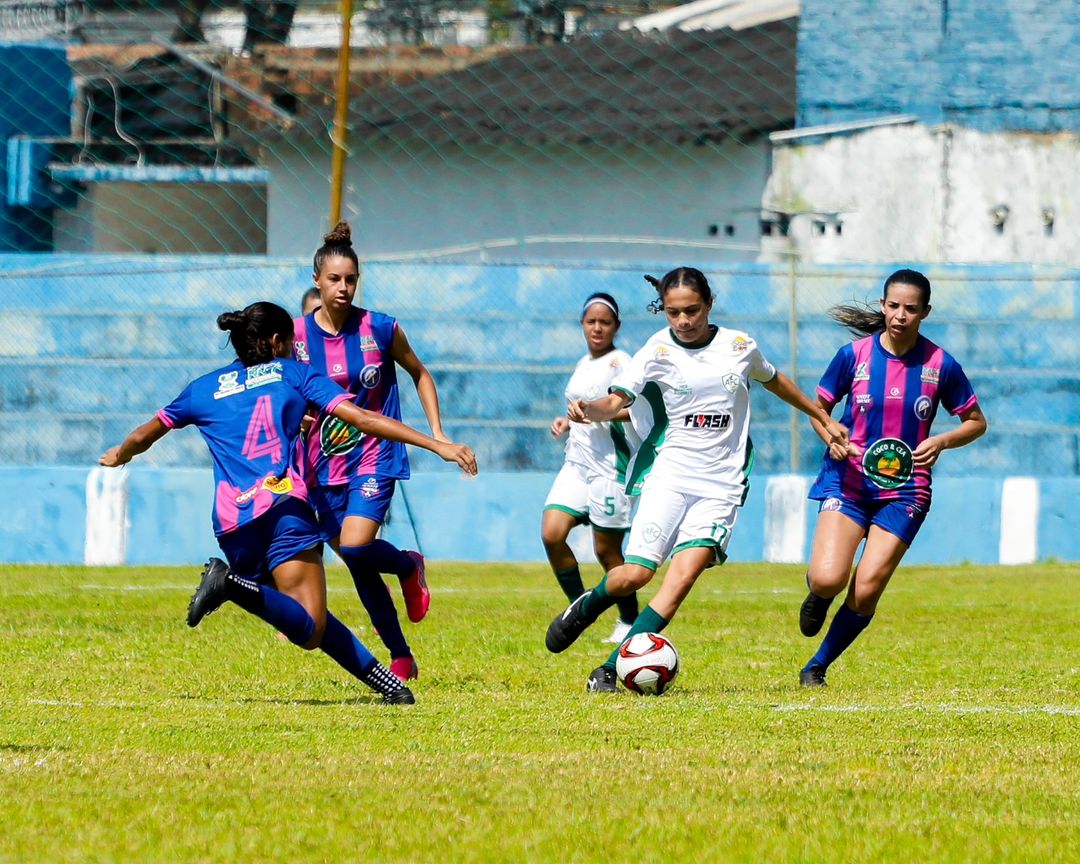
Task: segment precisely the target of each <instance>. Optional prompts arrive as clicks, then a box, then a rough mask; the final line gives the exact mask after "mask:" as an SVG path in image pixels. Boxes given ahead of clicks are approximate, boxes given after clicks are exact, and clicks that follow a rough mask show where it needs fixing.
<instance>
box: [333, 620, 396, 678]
mask: <svg viewBox="0 0 1080 864" xmlns="http://www.w3.org/2000/svg"><path fill="white" fill-rule="evenodd" d="M319 647H320V648H321V649H322V650H323V653H325V654H327V655H328V656H329V657H330V659H332V660H333V661H334V662H335V663H337V664H338V666H340V667H341V668H342V669H344V670H345V671H346V672H348V673H349V674H350V675H352V676H353V677H355V678H358V679H359V680H361V681H363V682H364V683H365V684H367V686H368V687H370V688H371V689H372V690H374V691H375V692H376V693H382V694H384V695H385V694H387V693H396V692H397V691H398V690H400V689H401V688H402V687H403V686H404V685H403V684H402V683H401V681H399V680H398V678H397V676H396V675H391V674H390V670H389V669H387V668H386V667H385V666H383V665H382V663H380V662H379V661H378V660H376V659H375V656H374V655H373V654H372V653H371V652H370V651H368V649H367V648H365V647H364V643H363V642H361V641H360V640H359V639H357V638H356V637H355V636H354V635H353V634H352V631H351V630H349V628H348V627H346V626H345V625H344V624H342V623H341V622H340V621H338V619H337V618H335V617H334V616H333V615H332V614H331V613H330V611H329V610H327V612H326V632H325V633H323V639H322V645H320V646H319Z"/></svg>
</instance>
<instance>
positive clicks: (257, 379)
mask: <svg viewBox="0 0 1080 864" xmlns="http://www.w3.org/2000/svg"><path fill="white" fill-rule="evenodd" d="M280 380H281V363H279V362H277V361H276V360H275V361H274V362H272V363H260V364H259V365H258V366H252V367H250V368H249V369H248V370H247V389H248V390H254V389H255V388H256V387H263V386H265V385H267V384H274V383H276V382H278V381H280Z"/></svg>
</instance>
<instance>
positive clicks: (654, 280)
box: [644, 273, 660, 288]
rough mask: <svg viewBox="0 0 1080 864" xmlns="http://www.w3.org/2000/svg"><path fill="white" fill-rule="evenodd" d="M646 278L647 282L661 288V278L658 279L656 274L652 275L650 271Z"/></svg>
mask: <svg viewBox="0 0 1080 864" xmlns="http://www.w3.org/2000/svg"><path fill="white" fill-rule="evenodd" d="M644 279H645V281H646V282H648V283H649V284H650V285H652V287H653V288H659V287H660V280H659V279H657V278H656V277H655V276H650V275H649V274H648V273H646V274H645V276H644Z"/></svg>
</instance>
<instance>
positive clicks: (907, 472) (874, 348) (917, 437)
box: [810, 333, 978, 507]
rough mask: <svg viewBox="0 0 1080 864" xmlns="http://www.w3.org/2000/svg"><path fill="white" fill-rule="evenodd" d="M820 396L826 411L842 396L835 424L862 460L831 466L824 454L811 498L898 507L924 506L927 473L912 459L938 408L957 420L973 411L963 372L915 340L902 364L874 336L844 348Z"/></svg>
mask: <svg viewBox="0 0 1080 864" xmlns="http://www.w3.org/2000/svg"><path fill="white" fill-rule="evenodd" d="M817 392H818V395H819V396H820V397H821V398H822V399H823V400H824V401H825V403H826V404H827V405H828V406H829V407H830V408H831V407H832V406H834V405H835V404H836V403H837V402H839V401H840V400H841V399H843V398H844V397H845V396H846V397H847V401H846V402H845V404H844V414H843V417H842V418H841V419H840V422H841V423H843V424H844V425H845V426H846V427H847V428H848V429H849V430H850V431H851V440H852V442H853V443H854V444H855V445H856V446H857V447H858V449H859V451H860V452H861V453H862V455H861V456H849V457H848V458H847V459H845V460H842V461H837V460H835V459H832V458H830V457H829V455H828V451H826V454H825V458H824V460H823V464H822V467H821V473H820V474H819V475H818V478H817V480H816V481H815V483H814V485H813V487H812V488H811V490H810V497H811V498H814V499H818V500H824V499H826V498H834V497H837V498H839V497H843V498H848V499H851V500H859V501H865V500H875V499H902V500H905V501H910V502H912V503H915V504H919V505H922V506H924V507H928V506H929V505H930V469H929V468H925V467H919V466H916V465H915V464H914V461H913V460H912V455H911V454H912V451H913V450H914V449H915V448H916V447H918V446H919V444H921V443H922V442H923V441H924V440H925V439H926V438H928V437H929V436H930V426H931V424H932V423H933V422H934V417H935V415H936V414H937V409H938V405H939V404H940V405H942V406H944V408H945V410H947V411H948V412H949V413H950V414H954V415H956V414H962V413H963V412H965V411H967V410H968V409H969V408H971V407H973V406H974V405H976V404H977V401H978V400H977V398H976V396H975V391H974V390H973V389H972V387H971V383H970V382H969V381H968V379H967V376H966V375H965V374H964V370H963V369H961V368H960V364H959V363H957V362H956V360H954V359H953V357H952V355H950V354H948V353H946V352H945V351H944V350H942V349H941V348H939V347H938V346H937V345H935V344H934V343H933V342H931V341H930V340H929V339H925V338H923V337H922V336H920V337H919V339H918V341H917V342H916V343H915V346H914V347H913V348H912V349H911V350H910V351H908V352H907V353H906V354H905V355H904V356H903V357H896V356H894V355H893V354H890V353H889V352H888V351H886V350H885V349H884V348H883V347H882V346H881V334H880V333H875V334H874V335H873V336H867V337H865V338H863V339H858V340H856V341H854V342H852V343H850V344H848V345H845V346H844V347H843V348H841V349H840V350H839V351H838V352H836V356H835V357H833V359H832V362H831V363H830V364H829V368H828V369H826V370H825V374H824V375H823V376H822V377H821V382H820V383H819V384H818V388H817Z"/></svg>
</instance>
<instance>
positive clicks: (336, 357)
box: [293, 309, 409, 486]
mask: <svg viewBox="0 0 1080 864" xmlns="http://www.w3.org/2000/svg"><path fill="white" fill-rule="evenodd" d="M396 329H397V321H396V320H395V319H394V318H392V317H391V316H389V315H384V314H382V313H381V312H372V311H371V310H369V309H353V310H352V312H350V313H349V317H348V318H347V319H346V321H345V325H344V326H343V327H342V328H341V332H340V333H339V334H338V335H336V336H333V335H331V334H330V333H327V332H326V331H325V330H323V329H322V328H321V327H320V326H319V325H318V324H316V323H315V313H312V314H310V315H308V316H306V317H304V318H297V319H295V320H294V321H293V331H294V336H295V342H294V345H293V352H294V354H295V357H296V359H297V360H299V361H300V362H301V363H310V364H311V366H312V368H313V369H316V370H318V371H319V372H321V373H322V374H324V375H326V376H328V377H329V378H330V379H331V380H333V381H334V382H336V383H337V384H340V385H341V386H342V387H344V388H345V389H346V390H348V391H349V393H350V394H351V396H352V398H353V401H354V402H355V403H356V404H357V405H359V406H360V407H361V408H366V409H367V410H368V411H374V412H376V413H379V414H382V415H383V416H385V417H391V418H393V419H394V420H398V421H400V420H401V402H400V399H399V394H398V383H397V367H396V365H395V364H394V358H393V357H391V356H390V347H391V344H392V343H393V340H394V332H395V331H396ZM341 431H342V430H341V428H340V423H337V421H336V420H335V418H332V417H328V416H327V415H325V414H324V415H322V416H320V417H319V418H318V420H317V421H316V423H315V425H314V426H312V428H311V431H310V432H309V433H308V441H307V482H308V484H309V485H312V486H314V485H319V486H341V485H344V484H346V483H348V482H349V480H350V479H352V478H353V477H363V476H369V475H370V476H375V477H382V478H386V479H395V480H405V479H407V478H408V477H409V456H408V454H407V453H406V450H405V445H404V444H401V443H399V442H397V441H385V440H383V439H381V438H370V437H367V436H360V435H355V436H353V435H349V434H348V430H345V432H346V434H345V435H344V436H343V435H342V434H341Z"/></svg>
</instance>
